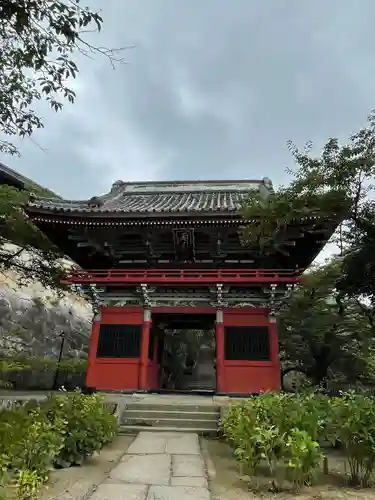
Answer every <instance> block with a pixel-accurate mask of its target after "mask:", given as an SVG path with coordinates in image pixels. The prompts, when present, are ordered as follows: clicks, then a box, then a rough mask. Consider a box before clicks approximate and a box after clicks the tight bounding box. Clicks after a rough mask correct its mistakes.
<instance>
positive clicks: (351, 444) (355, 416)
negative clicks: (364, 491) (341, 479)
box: [327, 393, 375, 487]
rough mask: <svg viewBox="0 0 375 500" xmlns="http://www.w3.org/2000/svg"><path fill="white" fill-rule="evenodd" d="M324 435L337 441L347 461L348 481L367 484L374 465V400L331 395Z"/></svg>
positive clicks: (356, 484) (352, 395)
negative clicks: (333, 396) (332, 396)
mask: <svg viewBox="0 0 375 500" xmlns="http://www.w3.org/2000/svg"><path fill="white" fill-rule="evenodd" d="M327 420H328V430H327V437H328V439H329V440H330V441H331V443H334V442H335V441H339V442H340V443H341V446H342V449H343V451H344V453H345V455H346V459H347V462H348V465H349V472H350V482H351V484H352V485H354V486H358V485H360V486H364V487H366V486H368V485H369V481H370V478H371V475H372V473H373V472H374V469H375V401H374V399H373V398H370V397H368V396H365V395H355V394H354V393H348V394H346V395H345V396H344V397H342V398H332V401H331V408H330V412H329V415H328V419H327Z"/></svg>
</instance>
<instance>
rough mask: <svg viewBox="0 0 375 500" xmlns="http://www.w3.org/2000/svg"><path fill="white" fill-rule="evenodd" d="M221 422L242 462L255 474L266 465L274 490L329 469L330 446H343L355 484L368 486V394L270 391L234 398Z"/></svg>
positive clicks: (374, 457) (372, 442)
mask: <svg viewBox="0 0 375 500" xmlns="http://www.w3.org/2000/svg"><path fill="white" fill-rule="evenodd" d="M221 425H222V433H223V435H224V437H225V438H226V439H227V441H228V442H229V443H230V445H231V446H232V448H233V452H234V455H235V456H236V458H237V460H238V461H239V462H240V464H241V468H242V469H243V470H244V471H246V473H248V474H249V476H250V477H253V478H256V476H257V474H258V473H259V471H260V469H261V468H262V467H264V466H266V467H267V468H268V473H269V474H270V475H271V477H272V478H273V481H272V489H274V490H275V491H278V490H280V489H281V488H283V485H284V482H285V481H289V482H291V483H292V485H293V487H294V489H297V490H298V489H299V488H301V487H302V486H309V485H311V484H313V482H314V480H315V479H316V476H317V474H318V472H319V471H320V472H322V466H324V469H325V473H327V472H328V467H329V462H328V458H329V447H336V448H337V447H340V449H341V451H342V453H343V455H344V458H345V460H346V463H347V465H348V471H349V483H350V484H351V485H353V486H362V487H367V486H369V484H370V481H371V476H372V473H373V472H374V470H375V400H374V398H372V397H369V396H366V395H358V394H354V393H347V394H344V395H342V396H341V397H329V396H325V395H319V394H312V393H309V394H283V393H279V394H272V393H265V394H262V395H260V396H257V397H252V398H250V399H249V400H247V401H245V402H241V403H239V404H233V405H232V406H231V407H230V408H229V410H228V412H227V413H226V414H225V415H224V416H223V418H222V423H221Z"/></svg>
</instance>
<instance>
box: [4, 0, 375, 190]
mask: <svg viewBox="0 0 375 500" xmlns="http://www.w3.org/2000/svg"><path fill="white" fill-rule="evenodd" d="M83 3H87V4H88V5H90V6H91V7H93V8H98V7H102V15H103V18H104V29H103V31H102V33H101V34H100V35H97V36H95V37H94V38H93V43H96V44H98V45H106V46H108V47H119V46H131V45H135V47H134V48H133V49H131V50H128V51H126V52H125V53H124V56H125V58H126V59H127V61H128V64H126V65H120V66H118V67H117V69H116V70H111V68H110V67H109V64H108V61H106V60H105V58H96V59H95V60H91V59H85V58H79V60H78V64H79V68H80V74H79V77H78V79H77V81H75V82H74V88H75V89H76V91H77V101H76V103H75V104H74V105H67V106H66V107H65V109H64V111H63V113H61V114H54V113H53V112H52V111H49V110H48V111H46V112H45V113H44V115H45V128H44V129H43V130H42V131H40V132H38V133H37V134H35V136H34V139H35V141H36V142H37V143H38V144H39V145H40V146H41V147H42V148H43V150H44V151H42V150H41V149H39V148H38V146H36V145H35V143H33V142H31V141H30V140H24V141H22V142H21V143H20V149H21V153H22V156H21V158H20V159H17V158H12V157H3V158H2V161H3V162H4V163H6V164H8V165H9V166H10V167H12V168H15V169H17V170H19V171H21V172H22V173H24V174H26V175H28V176H30V177H32V178H33V179H34V180H36V181H38V182H39V183H41V184H43V185H45V186H47V187H49V188H51V189H52V190H54V191H56V192H58V193H59V194H61V195H63V196H64V197H67V198H74V199H82V198H89V197H91V196H93V195H98V194H102V193H104V192H107V191H108V190H109V189H110V186H111V184H112V182H113V181H115V180H117V179H122V180H174V179H215V178H216V179H224V178H228V179H229V178H230V179H233V178H235V179H236V178H238V179H244V178H254V177H255V178H261V177H263V176H268V177H270V178H271V179H272V180H273V181H274V183H280V182H287V180H288V177H287V175H286V174H285V168H286V167H288V166H291V165H292V161H291V157H290V153H289V151H288V149H287V147H286V142H287V140H288V139H291V140H293V141H294V142H295V143H297V145H301V146H303V144H304V143H305V142H306V141H308V140H313V141H314V142H315V143H316V144H317V146H321V145H322V144H323V143H324V142H325V141H326V139H327V138H328V137H330V136H337V137H339V138H341V139H343V140H345V138H346V137H347V136H348V135H349V134H350V133H351V132H353V131H355V130H357V129H358V128H359V127H360V126H361V125H362V124H364V122H365V119H366V115H367V114H368V112H369V111H370V110H371V109H372V108H373V107H375V56H374V34H373V25H374V18H375V2H374V0H361V1H360V2H358V0H357V1H354V0H353V1H352V0H345V1H342V0H340V1H339V0H330V1H329V2H327V1H326V0H315V1H314V2H311V1H310V2H308V1H307V0H262V1H259V0H232V1H228V0H189V1H187V0H106V1H105V2H103V1H100V0H91V1H90V0H86V2H83ZM43 111H44V108H43Z"/></svg>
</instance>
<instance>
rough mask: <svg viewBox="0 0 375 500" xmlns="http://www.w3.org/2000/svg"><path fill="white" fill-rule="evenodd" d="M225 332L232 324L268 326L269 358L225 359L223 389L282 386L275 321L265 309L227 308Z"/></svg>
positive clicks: (229, 391) (253, 391)
mask: <svg viewBox="0 0 375 500" xmlns="http://www.w3.org/2000/svg"><path fill="white" fill-rule="evenodd" d="M223 316H224V318H223V319H224V335H228V331H227V328H228V327H231V326H242V327H246V326H249V327H255V326H264V327H267V328H268V331H269V336H270V360H269V361H245V360H228V359H225V356H224V361H223V373H222V381H221V392H223V393H226V394H258V393H260V392H263V391H272V390H280V364H279V357H278V338H277V328H276V325H275V324H273V323H270V322H269V319H268V311H267V310H265V309H256V308H252V309H227V310H225V311H224V315H223ZM249 335H251V332H250V331H249Z"/></svg>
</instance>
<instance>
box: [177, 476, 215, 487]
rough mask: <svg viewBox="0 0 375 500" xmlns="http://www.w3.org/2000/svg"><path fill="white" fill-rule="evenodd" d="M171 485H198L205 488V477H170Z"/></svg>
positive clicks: (206, 485)
mask: <svg viewBox="0 0 375 500" xmlns="http://www.w3.org/2000/svg"><path fill="white" fill-rule="evenodd" d="M171 486H199V487H201V488H207V487H208V484H207V479H206V478H205V477H180V476H178V477H172V478H171Z"/></svg>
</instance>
